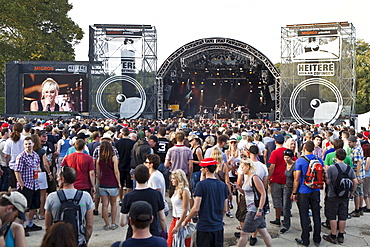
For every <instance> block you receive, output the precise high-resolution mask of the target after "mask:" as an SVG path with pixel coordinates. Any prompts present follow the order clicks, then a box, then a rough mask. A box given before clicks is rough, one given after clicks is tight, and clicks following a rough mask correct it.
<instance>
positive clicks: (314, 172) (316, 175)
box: [303, 156, 324, 189]
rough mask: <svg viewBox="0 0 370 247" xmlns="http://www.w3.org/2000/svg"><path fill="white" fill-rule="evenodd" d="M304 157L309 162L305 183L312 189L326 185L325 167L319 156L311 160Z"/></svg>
mask: <svg viewBox="0 0 370 247" xmlns="http://www.w3.org/2000/svg"><path fill="white" fill-rule="evenodd" d="M303 158H304V159H305V160H306V161H307V162H308V169H307V172H306V175H305V176H304V181H303V183H304V185H306V186H307V187H309V188H311V189H321V188H322V187H323V185H324V168H323V167H322V164H321V163H320V161H319V159H318V157H317V156H315V158H314V159H312V160H310V159H308V158H307V157H306V156H303Z"/></svg>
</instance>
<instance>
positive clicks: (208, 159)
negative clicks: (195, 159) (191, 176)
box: [199, 158, 218, 167]
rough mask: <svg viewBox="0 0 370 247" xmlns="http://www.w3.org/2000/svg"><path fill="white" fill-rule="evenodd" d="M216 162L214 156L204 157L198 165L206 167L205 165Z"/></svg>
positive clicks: (211, 164)
mask: <svg viewBox="0 0 370 247" xmlns="http://www.w3.org/2000/svg"><path fill="white" fill-rule="evenodd" d="M216 164H218V162H217V161H216V160H215V159H214V158H205V159H203V160H202V161H201V162H200V164H199V166H202V167H207V166H213V165H216Z"/></svg>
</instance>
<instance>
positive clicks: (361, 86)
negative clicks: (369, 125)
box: [356, 40, 370, 114]
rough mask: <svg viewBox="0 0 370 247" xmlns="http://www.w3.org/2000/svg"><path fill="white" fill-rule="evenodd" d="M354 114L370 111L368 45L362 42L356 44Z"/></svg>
mask: <svg viewBox="0 0 370 247" xmlns="http://www.w3.org/2000/svg"><path fill="white" fill-rule="evenodd" d="M356 77H357V78H356V92H357V97H356V113H357V114H361V113H365V112H368V111H370V45H369V44H368V43H366V42H365V41H364V40H358V41H357V44H356Z"/></svg>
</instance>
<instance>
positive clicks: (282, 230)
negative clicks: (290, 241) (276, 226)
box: [280, 227, 289, 234]
mask: <svg viewBox="0 0 370 247" xmlns="http://www.w3.org/2000/svg"><path fill="white" fill-rule="evenodd" d="M286 232H289V229H286V228H285V227H284V228H281V229H280V233H281V234H284V233H286Z"/></svg>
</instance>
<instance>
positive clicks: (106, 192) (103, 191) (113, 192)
mask: <svg viewBox="0 0 370 247" xmlns="http://www.w3.org/2000/svg"><path fill="white" fill-rule="evenodd" d="M99 193H100V196H117V195H118V188H102V187H99Z"/></svg>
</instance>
